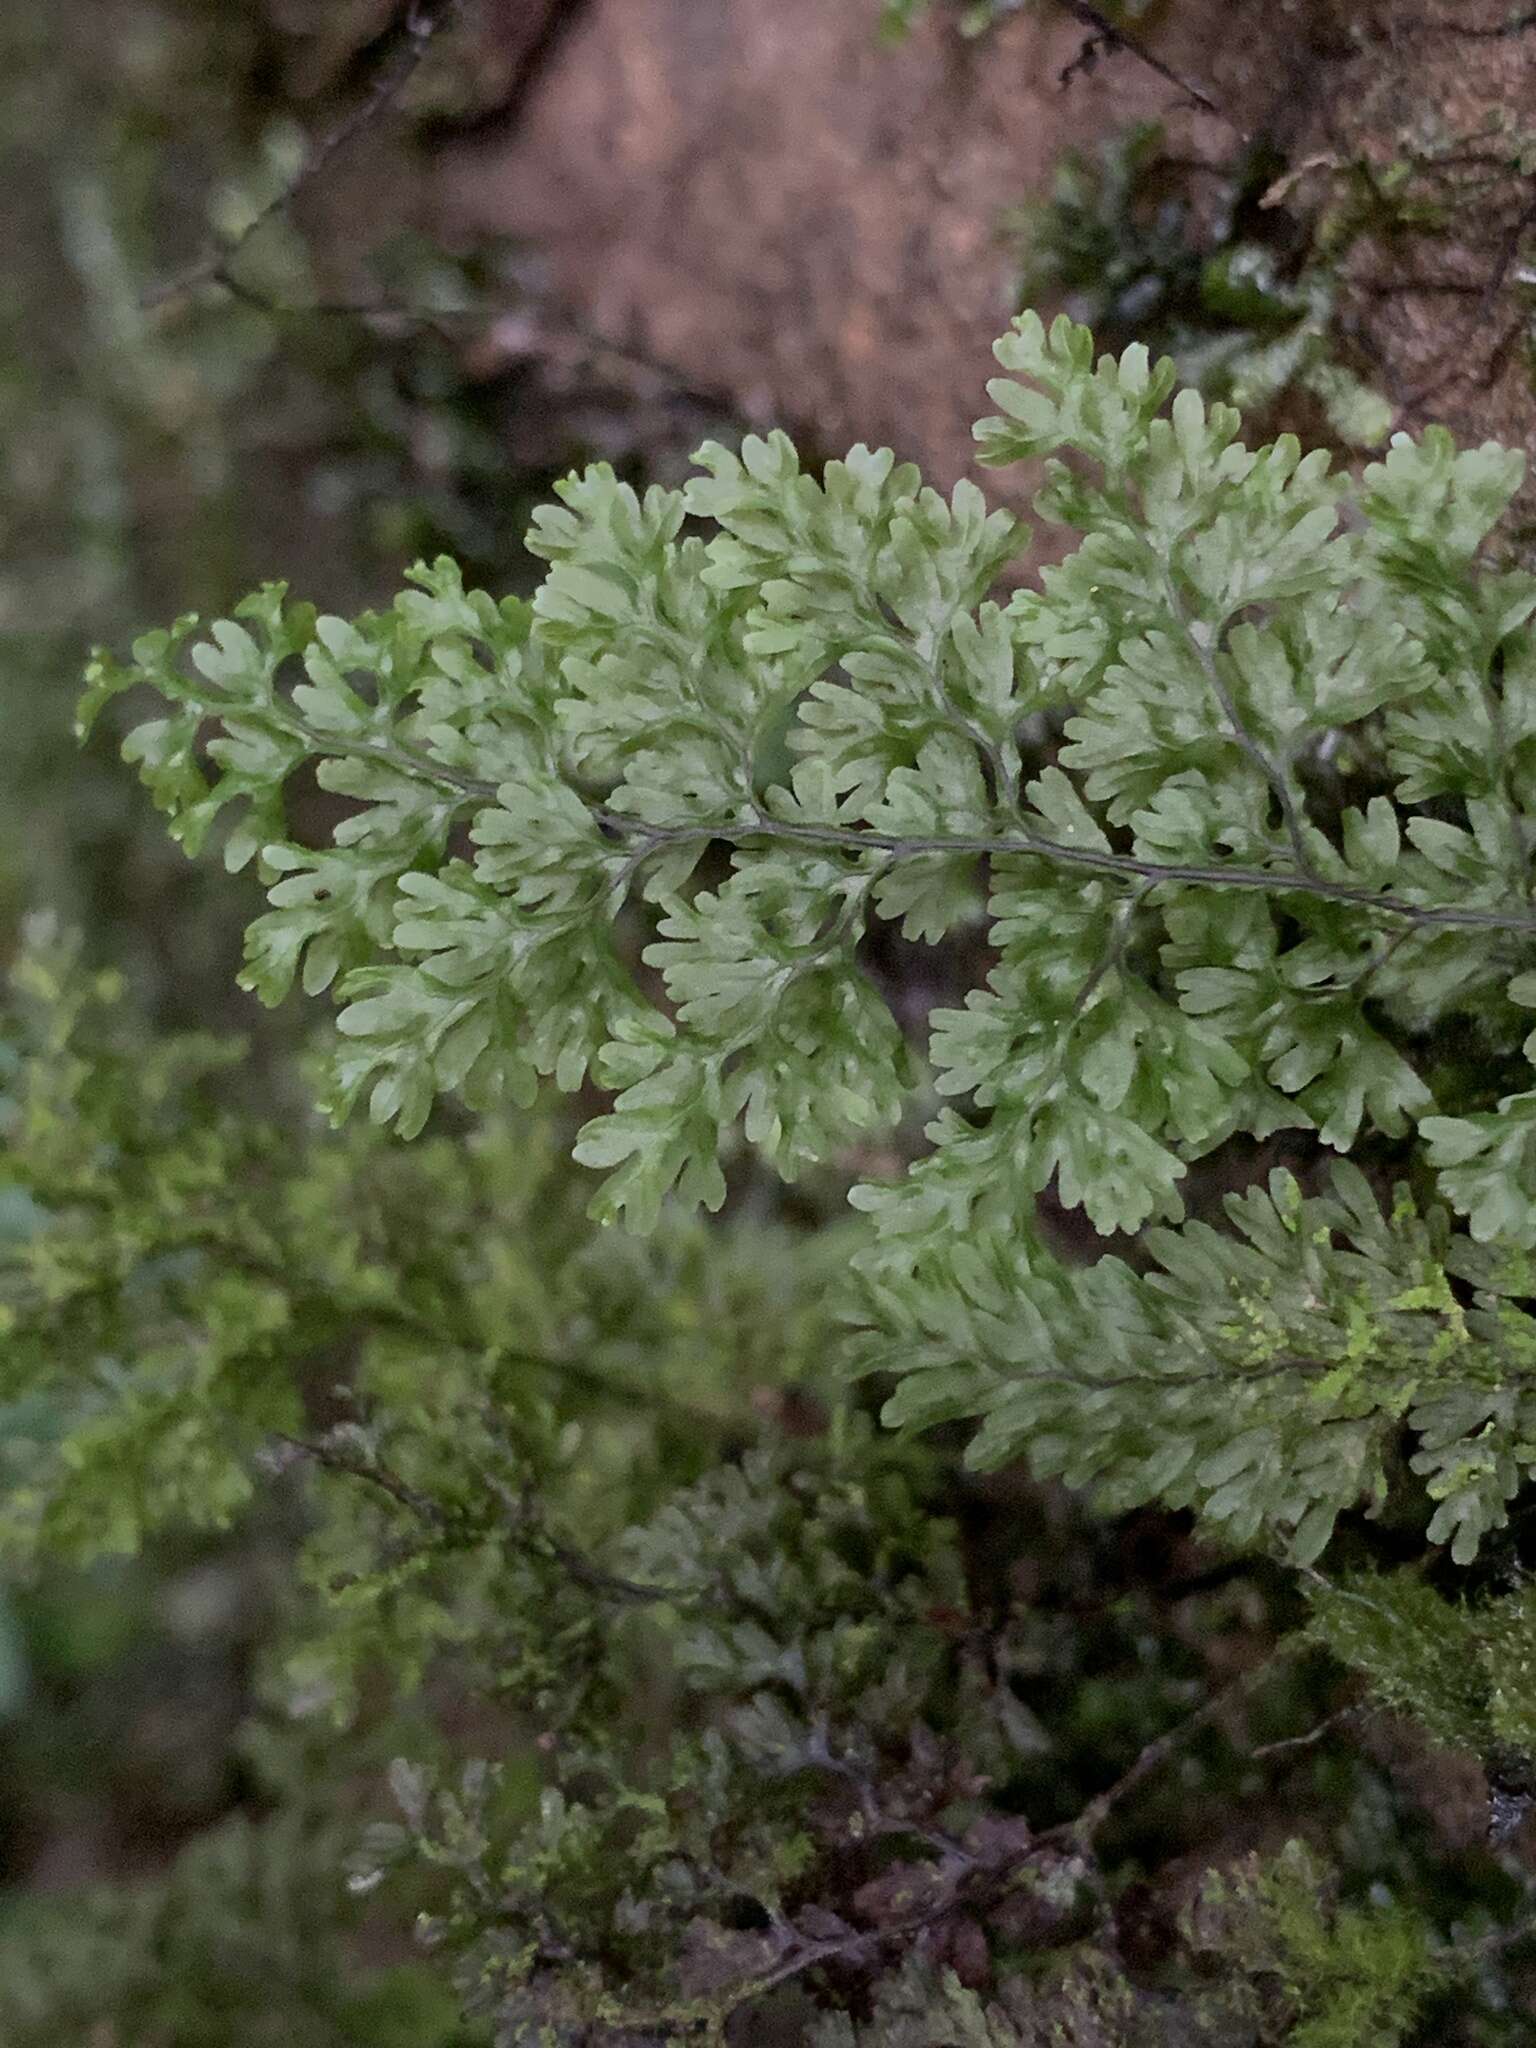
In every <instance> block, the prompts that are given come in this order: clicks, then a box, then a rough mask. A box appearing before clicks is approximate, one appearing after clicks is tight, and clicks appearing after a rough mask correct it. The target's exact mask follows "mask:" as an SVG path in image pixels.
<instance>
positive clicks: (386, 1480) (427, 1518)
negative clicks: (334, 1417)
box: [275, 1430, 449, 1531]
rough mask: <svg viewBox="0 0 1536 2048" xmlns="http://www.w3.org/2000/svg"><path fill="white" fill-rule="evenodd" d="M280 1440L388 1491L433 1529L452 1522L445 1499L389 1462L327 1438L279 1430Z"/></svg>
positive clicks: (331, 1468)
mask: <svg viewBox="0 0 1536 2048" xmlns="http://www.w3.org/2000/svg"><path fill="white" fill-rule="evenodd" d="M275 1435H276V1440H277V1442H278V1443H280V1444H286V1445H287V1446H288V1448H289V1450H291V1451H297V1452H299V1453H300V1454H301V1455H302V1456H303V1457H306V1458H309V1459H311V1460H312V1461H313V1462H314V1463H315V1464H316V1465H318V1466H320V1468H321V1469H322V1471H325V1472H333V1473H337V1474H339V1475H344V1476H345V1477H347V1478H350V1479H361V1480H363V1481H364V1482H365V1483H366V1484H367V1485H369V1486H373V1487H376V1488H377V1489H378V1490H379V1492H380V1493H384V1494H387V1495H388V1496H389V1498H390V1499H391V1500H392V1501H394V1503H395V1504H396V1506H397V1507H402V1508H404V1509H405V1510H406V1511H407V1513H409V1514H412V1515H414V1516H415V1517H416V1519H417V1521H419V1522H424V1523H425V1524H426V1526H427V1527H428V1528H429V1529H434V1530H438V1531H441V1530H443V1529H445V1528H446V1527H447V1526H448V1521H449V1516H448V1514H447V1511H446V1510H445V1509H444V1507H443V1505H442V1503H441V1501H436V1500H433V1498H432V1496H431V1495H430V1494H426V1493H422V1492H420V1491H419V1490H418V1489H417V1488H416V1487H414V1486H410V1485H408V1484H407V1483H406V1481H405V1480H403V1479H402V1478H401V1477H400V1476H399V1474H398V1473H395V1472H391V1471H390V1470H389V1469H388V1467H387V1466H384V1465H380V1464H377V1463H376V1462H375V1461H374V1460H372V1459H369V1458H363V1457H359V1456H358V1455H357V1454H356V1453H355V1452H353V1451H343V1450H341V1449H340V1448H339V1447H338V1446H337V1445H335V1444H330V1443H326V1442H325V1441H324V1440H323V1439H322V1440H321V1441H320V1442H319V1443H316V1442H315V1441H313V1440H312V1439H311V1438H308V1437H299V1436H288V1435H286V1434H285V1433H284V1432H283V1431H281V1430H278V1431H276V1432H275Z"/></svg>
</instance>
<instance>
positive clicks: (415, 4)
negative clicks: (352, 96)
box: [142, 0, 465, 311]
mask: <svg viewBox="0 0 1536 2048" xmlns="http://www.w3.org/2000/svg"><path fill="white" fill-rule="evenodd" d="M464 4H465V0H438V4H436V5H431V4H428V0H412V4H411V7H410V10H409V12H408V14H407V16H406V20H405V40H404V43H403V45H402V46H401V48H400V49H399V50H398V51H397V53H396V55H395V56H394V58H393V59H392V60H389V61H387V62H386V63H385V64H384V65H383V66H382V68H381V69H380V72H379V75H378V77H377V79H376V80H375V81H374V85H373V89H372V91H370V92H369V93H368V94H367V95H366V97H365V98H364V99H363V100H362V101H361V102H360V103H359V104H358V105H357V106H355V107H354V108H353V109H352V111H351V113H349V114H347V115H345V116H344V117H343V118H342V119H341V120H340V121H338V122H337V123H336V125H335V127H334V128H331V129H329V130H328V131H327V132H326V133H325V134H324V135H322V136H321V137H320V138H319V140H318V141H316V142H312V143H311V144H310V146H309V147H308V149H306V151H305V152H304V160H303V162H302V163H301V164H300V165H299V168H298V170H297V171H296V172H295V173H294V175H293V176H292V178H290V179H289V181H288V183H287V184H286V185H285V186H284V187H283V189H282V191H281V192H278V193H276V194H275V195H274V196H273V197H272V198H271V199H269V200H268V201H267V203H266V205H265V206H263V207H262V208H261V209H260V210H259V211H258V212H257V213H256V214H255V215H254V216H253V217H252V218H251V219H250V220H249V221H247V222H246V224H245V226H244V227H243V228H242V229H241V230H240V233H239V234H238V235H236V236H235V238H234V240H233V241H231V242H226V243H224V244H223V245H222V246H221V247H218V248H215V249H210V250H209V251H208V252H207V253H206V254H205V255H204V256H202V257H200V258H199V259H198V261H197V262H196V263H193V264H191V265H189V267H188V268H187V269H186V270H183V271H182V272H180V274H179V275H177V276H175V277H172V278H168V279H166V280H165V282H164V283H163V284H159V285H156V286H155V287H154V288H153V289H152V290H151V291H149V292H147V293H146V294H145V296H144V299H143V302H142V303H143V306H144V309H145V310H146V311H152V310H154V308H156V307H158V306H163V305H166V304H168V303H169V302H171V301H172V300H175V299H180V298H185V297H187V296H188V295H189V294H190V293H192V292H195V291H198V290H200V289H202V288H203V287H205V286H207V285H222V286H223V287H224V289H225V290H226V291H228V292H231V293H232V294H234V296H235V297H237V298H243V299H246V300H247V301H250V300H252V299H253V298H255V297H257V296H258V295H255V294H253V293H252V292H251V291H250V290H249V288H248V287H246V286H244V285H242V284H241V283H240V281H239V279H238V278H237V277H236V276H235V275H234V266H235V265H236V264H237V263H238V262H239V260H240V257H241V255H242V253H243V252H244V250H245V248H246V246H247V245H248V244H249V243H250V242H251V240H252V239H253V238H254V237H255V236H256V235H258V234H260V232H261V230H262V229H263V228H264V227H266V226H268V224H269V223H270V222H272V221H274V220H277V219H279V218H280V217H281V216H282V215H283V214H285V213H287V212H288V210H289V209H290V207H292V206H293V205H294V203H295V202H296V201H297V200H298V199H299V198H301V197H302V195H303V194H304V193H305V192H306V191H307V190H308V189H309V187H310V186H311V185H313V184H314V183H315V181H316V179H317V178H319V177H320V176H321V174H322V173H323V172H324V171H325V170H326V168H327V167H328V166H329V164H330V163H331V161H332V159H333V158H334V157H336V156H338V155H339V154H340V153H341V151H342V150H344V149H345V148H346V147H347V145H348V144H349V143H350V142H352V141H354V140H355V139H356V137H357V136H359V135H361V134H362V133H363V132H364V130H365V129H368V128H370V127H371V126H372V125H373V123H374V122H375V121H377V120H378V119H379V118H380V117H381V116H382V115H383V114H385V113H386V112H387V111H388V110H389V108H390V107H392V106H393V105H394V103H395V101H396V100H398V99H399V97H400V95H401V94H402V93H403V92H404V91H405V89H406V87H407V86H408V85H409V84H410V82H411V80H412V79H413V78H414V77H415V75H416V73H417V71H418V70H419V69H420V67H421V63H422V60H423V58H424V57H425V56H426V54H427V51H428V49H429V48H430V46H431V44H432V43H433V41H434V40H435V39H436V37H437V36H438V35H439V33H440V32H441V31H442V30H443V29H445V28H447V27H448V25H449V24H450V23H451V22H453V21H456V20H457V18H458V17H459V15H460V14H461V13H462V12H463V9H464Z"/></svg>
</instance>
